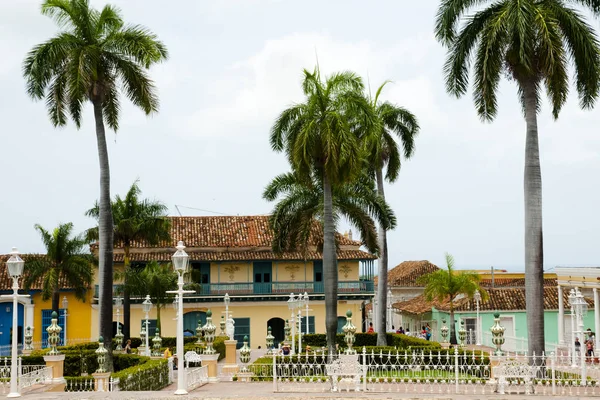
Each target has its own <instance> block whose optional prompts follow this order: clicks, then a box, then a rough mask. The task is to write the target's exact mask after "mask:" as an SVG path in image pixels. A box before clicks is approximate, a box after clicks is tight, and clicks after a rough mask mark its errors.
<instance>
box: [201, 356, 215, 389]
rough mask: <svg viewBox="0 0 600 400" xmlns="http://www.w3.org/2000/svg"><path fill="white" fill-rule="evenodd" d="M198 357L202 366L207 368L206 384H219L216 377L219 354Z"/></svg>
mask: <svg viewBox="0 0 600 400" xmlns="http://www.w3.org/2000/svg"><path fill="white" fill-rule="evenodd" d="M200 357H201V361H202V366H203V367H204V366H205V365H206V366H208V382H210V383H214V382H219V378H218V377H217V361H218V360H219V353H217V354H202V355H201V356H200Z"/></svg>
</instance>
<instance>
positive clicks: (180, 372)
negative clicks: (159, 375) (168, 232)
mask: <svg viewBox="0 0 600 400" xmlns="http://www.w3.org/2000/svg"><path fill="white" fill-rule="evenodd" d="M184 249H185V246H184V245H183V242H182V241H181V240H180V241H179V242H177V251H176V252H175V254H173V256H172V257H171V260H172V261H173V269H174V270H175V272H177V290H169V291H168V292H167V293H171V294H176V295H177V354H176V355H177V390H176V391H175V394H177V395H184V394H187V390H186V388H187V385H186V382H185V370H184V369H183V368H184V367H183V361H184V360H183V295H184V294H185V293H195V291H194V290H183V274H184V273H185V272H186V271H187V266H188V261H189V256H188V255H187V253H186V252H185V250H184Z"/></svg>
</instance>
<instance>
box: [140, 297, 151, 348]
mask: <svg viewBox="0 0 600 400" xmlns="http://www.w3.org/2000/svg"><path fill="white" fill-rule="evenodd" d="M142 307H144V313H146V323H145V324H144V326H145V328H146V357H150V347H149V346H150V340H149V339H150V329H149V325H148V324H149V322H148V314H149V313H150V310H152V301H151V300H150V295H149V294H147V295H146V299H145V300H144V302H143V303H142Z"/></svg>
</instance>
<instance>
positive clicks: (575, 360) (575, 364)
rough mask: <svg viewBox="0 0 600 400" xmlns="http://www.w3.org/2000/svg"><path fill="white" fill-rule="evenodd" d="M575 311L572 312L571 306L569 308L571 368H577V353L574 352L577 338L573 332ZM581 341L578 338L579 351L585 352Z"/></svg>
mask: <svg viewBox="0 0 600 400" xmlns="http://www.w3.org/2000/svg"><path fill="white" fill-rule="evenodd" d="M575 318H576V316H575V311H574V310H573V306H571V332H573V333H572V335H571V348H572V349H573V350H572V351H573V367H577V352H576V351H575V338H576V337H577V332H576V331H575ZM582 342H583V340H582V339H581V338H579V343H581V345H580V346H579V350H580V351H585V346H584V345H583V343H582Z"/></svg>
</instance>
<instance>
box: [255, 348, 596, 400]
mask: <svg viewBox="0 0 600 400" xmlns="http://www.w3.org/2000/svg"><path fill="white" fill-rule="evenodd" d="M333 358H334V359H339V360H342V365H341V366H340V361H337V362H335V363H333V361H332V360H328V359H327V356H326V355H325V356H324V355H323V354H318V353H316V352H315V353H303V354H300V355H294V356H283V355H279V354H276V355H273V357H272V363H266V362H264V359H263V362H262V363H254V364H251V365H249V366H248V369H249V370H250V372H251V373H252V380H254V381H261V380H272V381H273V391H274V392H303V393H306V392H328V391H331V390H332V389H333V390H342V391H343V390H357V389H358V390H360V391H368V392H384V393H414V394H417V393H432V394H452V395H456V394H494V393H498V394H513V393H519V394H535V395H546V396H548V395H558V396H561V397H572V396H600V360H598V359H596V358H594V357H583V358H582V357H581V354H579V353H578V354H576V355H575V357H573V355H572V354H570V353H559V354H555V353H552V354H550V355H548V356H547V355H545V354H542V355H539V356H536V355H531V356H528V355H523V354H518V353H506V354H504V355H503V356H500V357H496V356H492V357H490V356H489V354H488V353H485V352H482V351H458V350H452V349H451V350H441V351H413V352H382V351H380V352H378V353H377V352H374V351H371V352H367V351H366V350H365V349H363V351H362V352H360V353H359V354H356V355H354V356H351V357H349V356H347V355H344V356H342V355H341V354H339V355H336V356H335V357H333ZM348 360H349V361H348ZM344 363H346V366H344ZM334 364H335V366H336V368H333V366H334ZM332 371H334V372H332ZM332 377H333V378H332ZM334 380H335V382H334Z"/></svg>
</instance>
